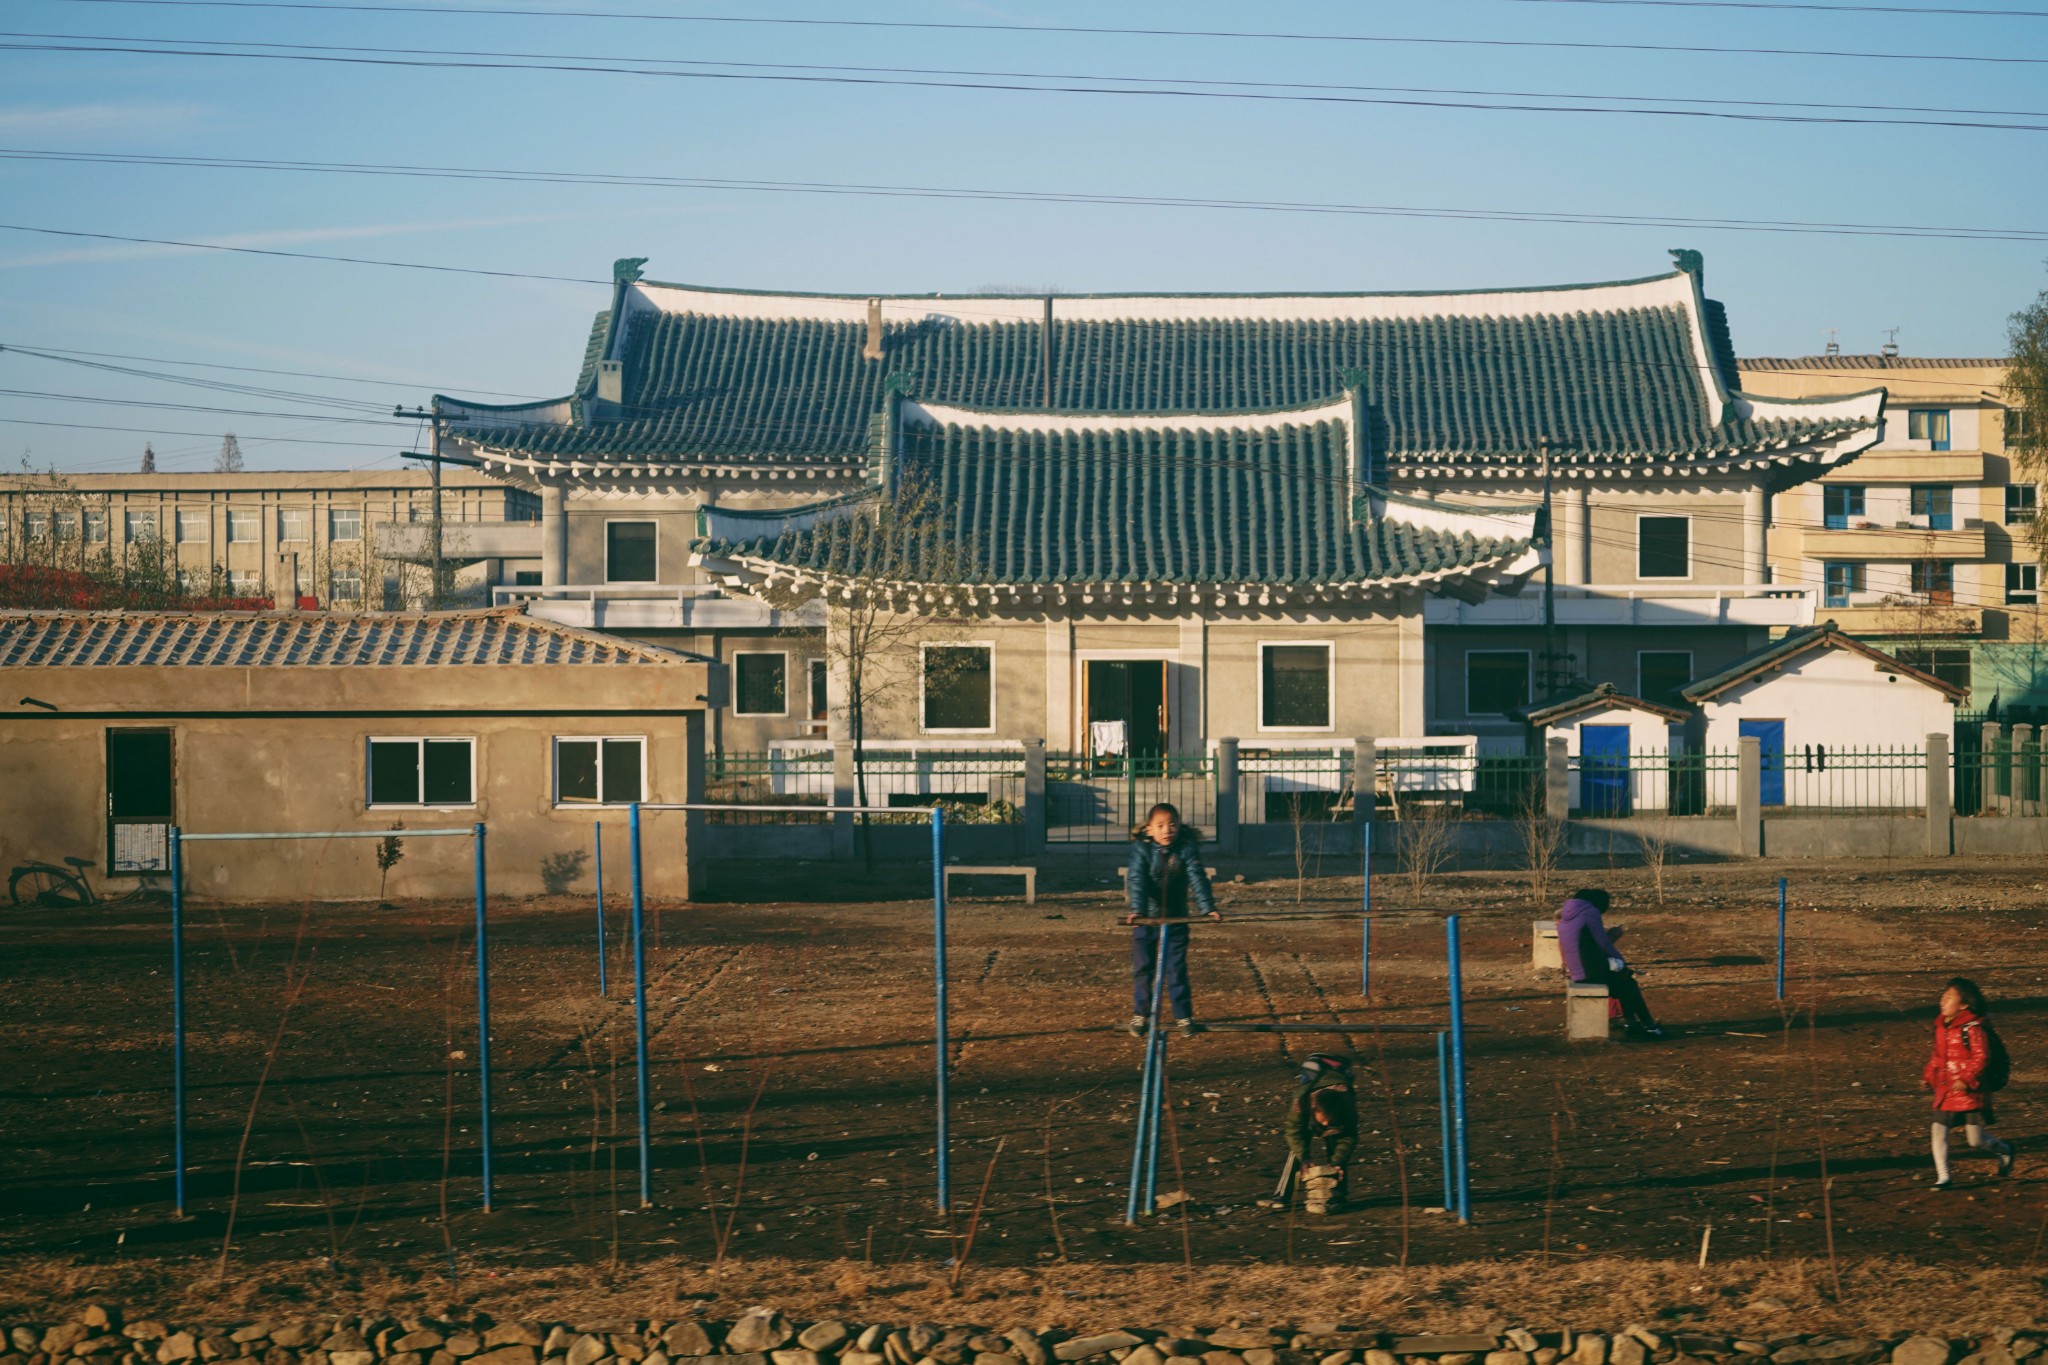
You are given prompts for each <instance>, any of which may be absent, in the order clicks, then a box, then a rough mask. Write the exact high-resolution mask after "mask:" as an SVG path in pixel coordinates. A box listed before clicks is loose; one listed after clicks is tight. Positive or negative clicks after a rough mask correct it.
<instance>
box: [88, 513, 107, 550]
mask: <svg viewBox="0 0 2048 1365" xmlns="http://www.w3.org/2000/svg"><path fill="white" fill-rule="evenodd" d="M85 543H86V544H88V545H104V544H106V543H107V514H106V513H105V512H97V511H92V510H90V509H88V510H87V512H86V514H85Z"/></svg>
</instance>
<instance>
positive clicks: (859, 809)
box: [640, 801, 934, 815]
mask: <svg viewBox="0 0 2048 1365" xmlns="http://www.w3.org/2000/svg"><path fill="white" fill-rule="evenodd" d="M640 809H641V810H784V811H802V812H803V813H804V814H806V815H845V814H852V815H930V814H931V813H932V811H933V809H934V807H932V806H727V805H722V804H717V803H714V802H710V801H701V802H676V803H674V804H665V805H655V804H653V803H651V802H642V803H641V806H640Z"/></svg>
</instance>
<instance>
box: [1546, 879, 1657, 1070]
mask: <svg viewBox="0 0 2048 1365" xmlns="http://www.w3.org/2000/svg"><path fill="white" fill-rule="evenodd" d="M1610 904H1611V901H1610V900H1609V898H1608V895H1607V893H1606V892H1605V891H1602V890H1600V889H1599V888H1598V887H1590V886H1589V887H1586V888H1584V889H1582V890H1578V891H1574V892H1572V894H1571V895H1570V896H1569V897H1567V898H1566V900H1565V903H1564V906H1563V908H1561V909H1560V910H1559V911H1558V912H1557V947H1558V951H1559V953H1560V954H1562V955H1563V957H1564V970H1565V974H1566V975H1567V976H1569V977H1570V978H1571V979H1572V980H1573V981H1592V982H1598V983H1599V984H1601V985H1603V986H1605V987H1607V994H1608V995H1609V997H1610V998H1612V999H1613V1000H1615V1001H1616V1002H1617V1003H1619V1004H1620V1006H1621V1021H1622V1027H1623V1029H1625V1030H1626V1031H1627V1032H1628V1033H1630V1034H1631V1035H1633V1036H1636V1037H1640V1038H1662V1037H1663V1036H1664V1030H1663V1029H1662V1028H1661V1027H1659V1026H1658V1023H1657V1020H1656V1019H1655V1018H1654V1017H1653V1016H1652V1015H1651V1014H1650V1007H1649V1006H1648V1005H1647V1004H1645V1003H1644V1002H1643V990H1642V987H1640V986H1638V985H1637V984H1636V974H1635V973H1634V972H1632V971H1630V970H1629V969H1628V962H1627V960H1626V959H1625V958H1623V957H1622V955H1621V949H1619V948H1617V947H1615V946H1614V936H1613V935H1612V934H1610V933H1608V932H1607V910H1608V907H1609V905H1610ZM1616 932H1619V931H1618V930H1617V931H1616Z"/></svg>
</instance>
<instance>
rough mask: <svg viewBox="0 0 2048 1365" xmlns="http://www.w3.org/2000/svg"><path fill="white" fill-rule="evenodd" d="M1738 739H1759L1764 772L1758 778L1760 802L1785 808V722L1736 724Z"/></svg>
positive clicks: (1745, 721) (1741, 722)
mask: <svg viewBox="0 0 2048 1365" xmlns="http://www.w3.org/2000/svg"><path fill="white" fill-rule="evenodd" d="M1735 734H1736V737H1737V738H1738V739H1752V738H1753V739H1755V740H1756V742H1757V750H1758V754H1757V757H1758V758H1759V759H1760V760H1761V763H1760V765H1759V766H1760V767H1761V769H1762V771H1761V772H1760V773H1759V774H1758V778H1759V783H1758V786H1759V790H1758V792H1757V796H1758V799H1759V800H1760V802H1761V803H1762V804H1763V805H1766V806H1782V805H1784V804H1785V722H1784V721H1782V720H1744V721H1738V722H1736V726H1735Z"/></svg>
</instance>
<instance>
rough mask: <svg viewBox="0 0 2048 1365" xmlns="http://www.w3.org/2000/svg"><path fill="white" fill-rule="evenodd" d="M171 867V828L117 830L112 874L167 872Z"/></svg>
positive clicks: (118, 827)
mask: <svg viewBox="0 0 2048 1365" xmlns="http://www.w3.org/2000/svg"><path fill="white" fill-rule="evenodd" d="M170 866H171V827H170V826H169V825H133V824H120V825H115V826H114V862H113V866H112V867H110V868H108V871H110V872H164V871H168V870H169V869H170Z"/></svg>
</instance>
